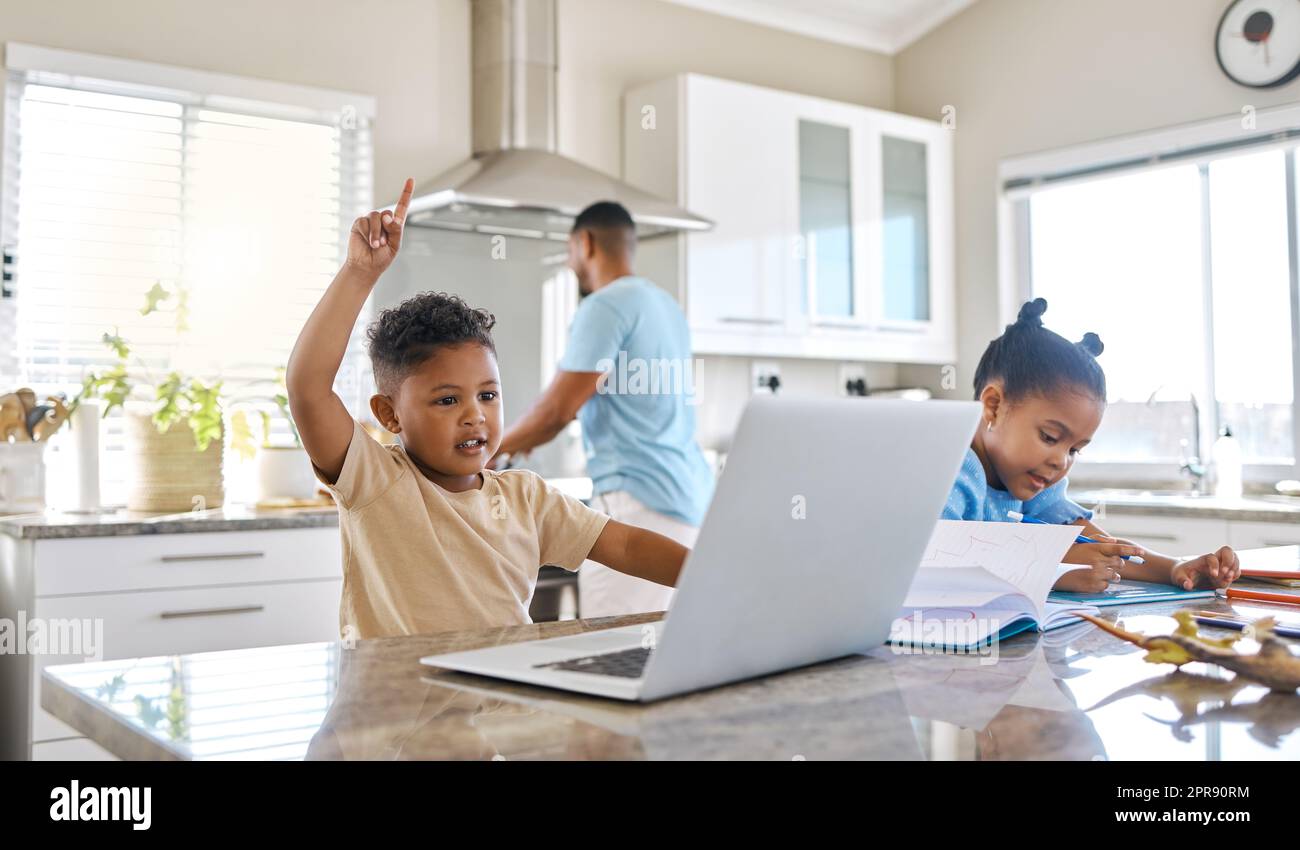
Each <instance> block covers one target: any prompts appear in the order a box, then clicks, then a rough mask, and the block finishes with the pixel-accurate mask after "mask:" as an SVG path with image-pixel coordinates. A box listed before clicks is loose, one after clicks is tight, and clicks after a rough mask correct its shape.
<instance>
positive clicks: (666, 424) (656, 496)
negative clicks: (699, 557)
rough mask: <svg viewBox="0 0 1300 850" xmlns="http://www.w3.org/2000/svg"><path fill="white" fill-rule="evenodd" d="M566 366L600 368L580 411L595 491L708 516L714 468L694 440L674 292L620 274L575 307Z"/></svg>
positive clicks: (688, 365) (687, 362) (679, 513)
mask: <svg viewBox="0 0 1300 850" xmlns="http://www.w3.org/2000/svg"><path fill="white" fill-rule="evenodd" d="M560 369H562V370H563V371H566V372H606V373H608V375H607V376H606V377H605V378H603V379H602V381H601V384H600V385H599V386H598V389H597V391H596V394H595V395H594V396H592V397H591V399H589V400H588V401H587V403H586V404H584V405H583V406H582V409H581V410H579V411H578V421H579V422H581V423H582V440H583V443H584V444H585V445H586V449H587V472H588V474H589V475H590V476H591V480H592V484H593V485H594V492H595V493H597V494H599V493H609V492H611V491H614V490H625V491H627V492H628V493H630V494H632V496H634V497H636V498H637V499H638V500H640V501H641V502H642V503H644V504H645V505H646V507H648V508H650V509H652V510H654V511H657V512H659V513H661V514H664V515H666V516H670V517H673V518H675V519H679V520H681V521H682V522H686V523H689V524H691V525H696V526H698V525H700V523H702V522H703V521H704V511H705V509H706V508H707V507H708V504H709V500H710V499H711V498H712V497H713V472H712V470H710V469H709V464H708V462H707V461H705V459H704V455H703V453H701V452H700V447H699V446H698V445H697V444H696V442H695V403H696V401H697V399H698V396H697V394H696V386H695V381H696V380H697V379H698V377H699V376H698V375H696V373H695V365H694V361H693V360H692V358H691V339H690V331H689V329H688V328H687V326H686V317H685V316H683V315H682V311H681V308H680V307H678V306H677V302H676V301H674V300H673V298H672V296H671V295H669V294H668V293H667V292H664V291H663V290H662V289H660V288H659V287H657V286H655V285H654V284H653V283H651V282H650V281H648V280H646V279H645V278H642V277H630V276H629V277H622V278H619V279H618V280H616V281H614V282H613V283H610V284H608V285H607V286H604V287H602V288H600V289H599V290H597V291H596V292H594V293H592V294H591V295H588V296H587V297H586V298H584V299H583V300H582V303H581V304H579V305H578V312H577V315H576V316H574V319H573V326H572V327H571V328H570V330H569V346H568V349H567V350H566V351H565V352H564V357H563V358H562V359H561V360H560Z"/></svg>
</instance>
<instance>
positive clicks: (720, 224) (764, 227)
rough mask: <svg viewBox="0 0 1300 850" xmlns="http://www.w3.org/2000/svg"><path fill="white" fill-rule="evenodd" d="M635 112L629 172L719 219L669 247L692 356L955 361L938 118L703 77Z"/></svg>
mask: <svg viewBox="0 0 1300 850" xmlns="http://www.w3.org/2000/svg"><path fill="white" fill-rule="evenodd" d="M624 112H625V124H624V140H623V141H624V177H625V179H627V180H628V181H629V182H631V183H633V184H634V185H637V186H640V187H641V188H644V189H646V190H647V191H650V192H654V193H656V194H659V195H661V196H664V197H669V198H673V199H674V200H676V201H677V202H678V203H680V204H682V205H684V206H686V207H687V208H688V209H690V210H691V211H692V212H694V213H696V214H698V215H702V216H704V217H706V218H708V219H710V220H712V221H713V222H714V227H713V229H712V230H709V231H707V232H695V233H689V234H685V235H682V236H678V237H671V239H673V240H674V241H673V242H671V243H670V245H671V246H672V250H670V251H668V252H667V254H668V255H669V260H670V262H669V264H668V265H669V267H670V271H669V272H667V273H668V274H672V273H673V271H671V269H676V270H679V279H678V280H677V281H676V282H675V285H673V284H669V287H668V288H669V289H670V291H672V290H675V291H677V292H678V293H679V296H680V298H681V300H682V303H683V306H684V307H685V308H686V315H687V319H688V320H689V322H690V325H691V331H692V337H693V344H694V347H695V350H696V351H697V352H700V353H709V354H733V355H740V356H776V357H812V358H826V359H842V360H877V361H889V362H900V363H951V362H952V361H953V360H954V359H955V357H956V324H955V312H956V311H955V307H956V304H955V302H956V291H955V282H954V268H953V222H952V219H953V185H952V181H953V174H952V135H953V134H952V133H951V132H950V131H949V130H946V129H944V128H943V127H942V126H941V125H940V124H939V122H937V121H931V120H927V119H922V118H914V117H910V116H906V115H899V114H896V113H892V112H885V111H882V110H877V109H868V108H866V107H862V106H857V105H854V104H847V103H840V102H837V101H831V100H825V99H822V98H815V97H807V96H804V95H799V94H794V93H791V92H783V91H777V90H774V89H766V88H762V87H758V86H751V85H747V84H743V83H736V82H732V81H729V80H719V79H717V78H713V77H704V76H701V75H696V74H685V75H681V76H679V77H675V78H671V79H669V80H663V81H660V82H657V83H651V84H647V85H646V86H642V87H639V88H636V89H633V90H631V91H629V92H628V93H627V94H626V95H625V96H624ZM647 115H653V116H655V121H654V122H653V126H648V125H647V119H646V116H647Z"/></svg>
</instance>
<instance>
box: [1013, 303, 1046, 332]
mask: <svg viewBox="0 0 1300 850" xmlns="http://www.w3.org/2000/svg"><path fill="white" fill-rule="evenodd" d="M1046 312H1047V299H1045V298H1035V299H1034V300H1033V301H1026V302H1025V303H1024V305H1023V306H1021V308H1020V315H1019V316H1016V324H1017V325H1020V326H1021V327H1030V328H1041V327H1042V326H1043V314H1044V313H1046Z"/></svg>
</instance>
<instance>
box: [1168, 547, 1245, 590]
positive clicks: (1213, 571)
mask: <svg viewBox="0 0 1300 850" xmlns="http://www.w3.org/2000/svg"><path fill="white" fill-rule="evenodd" d="M1240 577H1241V561H1239V560H1238V559H1237V553H1236V552H1234V551H1232V547H1231V546H1222V547H1220V548H1219V549H1218V550H1217V551H1215V552H1210V553H1208V554H1205V555H1202V556H1200V557H1199V558H1188V559H1187V560H1185V561H1179V562H1178V563H1176V564H1174V567H1173V569H1172V570H1171V571H1170V576H1169V583H1170V584H1172V585H1174V586H1175V587H1180V588H1182V589H1183V590H1192V589H1194V588H1197V587H1227V586H1228V585H1230V584H1232V583H1233V582H1234V581H1236V580H1237V579H1238V578H1240Z"/></svg>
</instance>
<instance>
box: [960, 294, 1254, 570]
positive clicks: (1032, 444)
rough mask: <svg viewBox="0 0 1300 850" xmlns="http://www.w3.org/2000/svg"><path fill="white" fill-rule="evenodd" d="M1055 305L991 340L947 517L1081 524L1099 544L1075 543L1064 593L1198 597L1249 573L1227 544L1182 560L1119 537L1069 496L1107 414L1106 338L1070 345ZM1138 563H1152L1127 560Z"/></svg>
mask: <svg viewBox="0 0 1300 850" xmlns="http://www.w3.org/2000/svg"><path fill="white" fill-rule="evenodd" d="M1046 310H1047V302H1046V301H1044V300H1043V299H1042V298H1035V299H1034V300H1033V301H1030V302H1029V303H1027V304H1025V305H1024V306H1023V307H1021V308H1020V315H1019V317H1018V318H1017V319H1016V322H1015V324H1012V325H1008V326H1007V329H1006V331H1005V332H1004V333H1003V334H1002V336H1000V337H998V338H997V339H995V340H993V341H992V342H991V343H989V347H988V349H987V350H985V352H984V356H983V357H981V358H980V363H979V367H978V368H977V369H976V370H975V399H976V401H979V402H980V403H981V404H982V405H983V406H984V415H983V418H982V419H981V422H980V428H979V430H978V431H977V432H976V433H975V438H974V439H973V440H971V446H970V450H969V451H967V452H966V460H965V462H963V463H962V467H961V471H960V472H959V473H958V475H957V482H956V483H955V484H954V485H953V488H952V492H951V493H950V494H949V495H948V502H947V504H946V505H945V506H944V510H943V518H944V519H962V520H986V521H994V522H1008V521H1009V522H1015V521H1017V520H1018V519H1019V516H1017V515H1021V516H1024V517H1025V518H1027V519H1034V520H1041V521H1043V522H1050V523H1057V524H1066V523H1068V524H1073V525H1077V526H1079V527H1080V532H1079V533H1080V534H1084V535H1086V536H1088V537H1091V538H1093V539H1094V540H1096V541H1098V542H1096V543H1076V544H1075V545H1073V546H1071V547H1070V550H1069V552H1068V553H1067V554H1066V557H1065V562H1066V563H1069V564H1079V565H1081V566H1082V567H1083V568H1082V569H1077V570H1070V571H1068V572H1065V573H1063V574H1062V575H1061V576H1060V577H1059V578H1058V579H1057V581H1056V585H1055V589H1056V590H1068V591H1077V592H1083V593H1099V592H1101V591H1103V590H1105V589H1106V585H1107V583H1109V582H1111V581H1116V580H1118V579H1119V578H1126V579H1133V580H1136V581H1150V582H1162V583H1168V584H1172V585H1174V586H1176V587H1181V588H1183V589H1185V590H1191V589H1192V588H1194V587H1198V586H1211V587H1225V586H1227V585H1229V584H1231V583H1232V582H1233V581H1234V580H1236V579H1237V577H1238V576H1239V575H1240V574H1241V565H1240V563H1238V561H1237V555H1236V553H1234V552H1233V551H1232V549H1231V548H1230V547H1228V546H1224V547H1222V548H1220V549H1219V550H1218V551H1216V552H1211V553H1209V554H1205V555H1201V556H1200V557H1197V558H1186V559H1182V560H1180V559H1177V558H1171V557H1168V556H1166V555H1161V554H1159V553H1157V552H1152V551H1150V550H1148V549H1144V548H1141V547H1139V546H1136V545H1134V544H1133V543H1132V542H1131V541H1128V540H1118V539H1116V538H1114V537H1110V536H1109V535H1107V534H1106V532H1104V531H1102V530H1101V529H1100V528H1098V527H1097V526H1095V525H1093V524H1092V516H1093V515H1092V511H1089V510H1086V509H1084V508H1082V507H1080V506H1079V505H1076V504H1075V503H1074V502H1072V501H1070V499H1069V498H1067V497H1066V488H1067V487H1068V486H1069V480H1068V479H1067V478H1066V473H1068V472H1069V471H1070V467H1071V466H1072V465H1073V464H1074V459H1075V458H1076V457H1077V456H1078V454H1079V452H1080V451H1081V450H1082V449H1083V447H1084V446H1086V445H1088V443H1089V442H1091V440H1092V436H1093V434H1094V433H1095V432H1096V430H1097V427H1098V426H1099V425H1100V424H1101V417H1102V414H1103V413H1104V412H1105V410H1106V376H1105V374H1104V373H1103V372H1102V369H1101V366H1100V365H1098V363H1097V355H1099V354H1101V352H1102V344H1101V339H1100V338H1099V337H1098V336H1097V335H1096V334H1094V333H1089V334H1085V335H1084V338H1083V340H1082V341H1081V342H1070V341H1068V340H1067V339H1065V338H1064V337H1062V336H1060V335H1058V334H1056V333H1053V332H1052V331H1050V330H1048V329H1047V328H1045V327H1043V320H1042V316H1043V313H1044V312H1046ZM1125 555H1129V556H1139V557H1141V558H1142V559H1143V561H1144V563H1140V564H1139V563H1137V562H1135V561H1126V560H1124V559H1123V556H1125Z"/></svg>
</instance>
